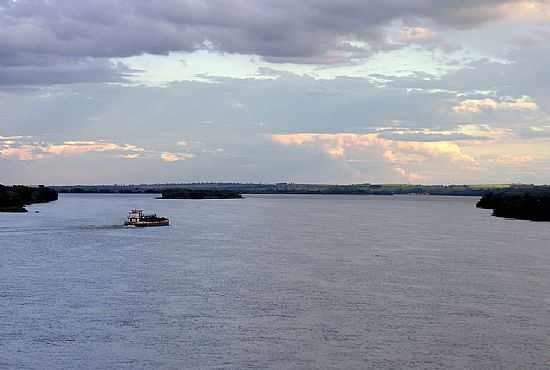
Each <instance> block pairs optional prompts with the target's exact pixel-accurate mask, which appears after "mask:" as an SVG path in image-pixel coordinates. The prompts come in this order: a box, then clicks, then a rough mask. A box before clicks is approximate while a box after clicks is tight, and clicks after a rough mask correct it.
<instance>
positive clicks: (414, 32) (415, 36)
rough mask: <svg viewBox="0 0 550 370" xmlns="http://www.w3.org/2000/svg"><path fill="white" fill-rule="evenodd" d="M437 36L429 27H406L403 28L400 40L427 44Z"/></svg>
mask: <svg viewBox="0 0 550 370" xmlns="http://www.w3.org/2000/svg"><path fill="white" fill-rule="evenodd" d="M434 37H435V35H434V33H433V31H432V30H430V29H429V28H427V27H410V26H404V27H402V28H401V31H400V34H399V39H400V41H402V42H407V43H420V44H422V43H426V42H430V41H432V40H433V39H434Z"/></svg>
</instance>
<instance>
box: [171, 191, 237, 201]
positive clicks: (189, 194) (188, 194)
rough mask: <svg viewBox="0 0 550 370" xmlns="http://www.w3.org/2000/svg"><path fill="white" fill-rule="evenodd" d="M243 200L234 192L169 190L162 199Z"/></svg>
mask: <svg viewBox="0 0 550 370" xmlns="http://www.w3.org/2000/svg"><path fill="white" fill-rule="evenodd" d="M236 198H242V195H241V194H240V193H239V192H236V191H232V190H193V189H168V190H165V191H163V192H162V199H236Z"/></svg>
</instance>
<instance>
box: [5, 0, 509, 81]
mask: <svg viewBox="0 0 550 370" xmlns="http://www.w3.org/2000/svg"><path fill="white" fill-rule="evenodd" d="M509 2H510V0H484V1H479V0H476V1H473V0H462V1H440V0H372V1H364V0H343V1H333V0H302V1H295V0H292V1H291V0H269V1H268V0H258V1H241V0H208V1H201V0H166V1H162V2H157V1H148V0H96V1H75V0H57V1H54V0H18V1H6V0H3V1H0V29H1V30H2V32H0V68H2V70H4V73H3V75H4V78H3V81H4V83H10V84H18V83H20V84H23V83H40V80H41V78H38V77H36V78H32V79H30V80H31V81H29V79H19V78H18V73H17V72H18V71H13V73H12V72H11V71H9V70H8V68H14V67H25V68H27V67H29V66H37V65H38V66H41V68H44V69H43V70H42V72H41V73H44V74H49V73H52V74H54V75H55V76H54V77H44V78H43V80H44V83H51V82H49V81H59V80H64V81H65V82H83V81H97V80H101V79H103V80H106V81H112V80H113V79H115V80H116V77H115V75H117V74H118V75H119V78H121V77H120V70H119V69H117V67H116V66H112V65H103V68H101V70H99V69H94V71H95V72H93V73H88V74H86V73H84V74H83V75H81V76H75V75H73V74H71V73H66V74H65V75H63V73H58V72H56V71H58V70H60V69H63V68H64V67H63V66H64V65H66V64H67V63H69V62H71V61H72V60H75V59H82V58H93V59H101V58H111V57H128V56H133V55H140V54H143V53H152V54H166V53H169V52H171V51H194V50H199V49H208V48H210V49H214V50H218V51H223V52H229V53H242V54H257V55H260V56H262V57H264V58H266V59H267V60H270V61H274V62H294V63H317V64H320V63H325V64H326V63H340V62H343V61H346V59H347V58H349V57H350V55H353V54H356V55H359V56H365V55H369V53H373V52H376V51H377V50H381V49H387V48H390V47H395V46H392V45H388V44H387V42H386V37H385V34H384V32H383V26H386V25H387V24H388V23H389V22H390V21H392V20H394V19H409V20H410V19H413V20H414V19H427V20H430V21H432V22H434V23H439V24H444V25H447V26H452V27H458V28H465V27H473V26H475V25H478V24H480V23H483V22H486V21H489V20H491V19H495V18H498V17H499V16H500V15H499V12H497V11H494V10H492V9H494V8H493V6H496V5H502V4H505V3H509ZM343 40H358V41H364V42H366V43H368V44H369V50H368V51H365V50H362V49H357V48H356V47H355V46H350V44H346V43H342V41H343ZM89 63H96V62H89ZM97 63H99V62H97ZM51 66H55V68H53V71H50V70H49V68H50V67H51ZM38 70H39V69H37V70H33V71H38ZM6 71H7V72H6ZM6 74H10V75H11V77H10V78H7V77H5V75H6ZM31 74H32V73H31ZM33 81H34V82H33Z"/></svg>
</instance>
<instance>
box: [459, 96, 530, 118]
mask: <svg viewBox="0 0 550 370" xmlns="http://www.w3.org/2000/svg"><path fill="white" fill-rule="evenodd" d="M537 109H538V105H537V103H535V102H534V101H532V100H530V99H529V98H528V97H523V98H521V99H515V100H503V101H497V100H495V99H490V98H486V99H467V100H463V101H461V102H460V103H459V104H458V105H455V106H454V107H453V111H454V112H455V113H460V114H464V113H480V112H482V111H506V110H524V111H534V110H537Z"/></svg>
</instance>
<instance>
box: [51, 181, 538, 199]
mask: <svg viewBox="0 0 550 370" xmlns="http://www.w3.org/2000/svg"><path fill="white" fill-rule="evenodd" d="M529 186H530V185H408V184H355V185H324V184H295V183H276V184H253V183H181V184H139V185H75V186H52V188H53V189H55V190H57V191H58V192H59V193H76V194H87V193H93V194H112V193H114V194H162V193H163V192H165V191H167V190H178V189H179V190H182V189H189V190H194V191H210V192H211V191H222V192H225V191H232V192H237V193H240V194H297V195H315V194H335V195H399V194H418V195H442V196H477V197H481V196H483V195H484V194H486V193H487V192H490V191H495V190H498V189H507V188H528V187H529Z"/></svg>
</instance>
